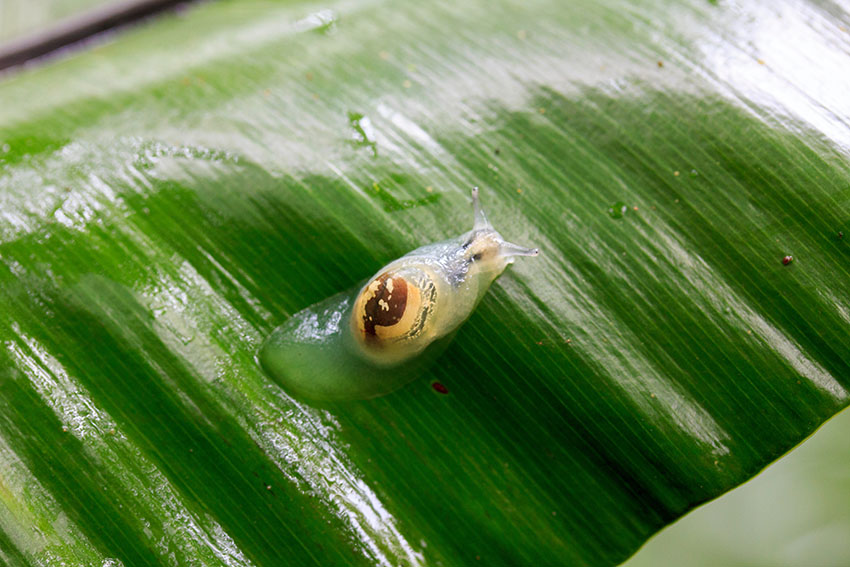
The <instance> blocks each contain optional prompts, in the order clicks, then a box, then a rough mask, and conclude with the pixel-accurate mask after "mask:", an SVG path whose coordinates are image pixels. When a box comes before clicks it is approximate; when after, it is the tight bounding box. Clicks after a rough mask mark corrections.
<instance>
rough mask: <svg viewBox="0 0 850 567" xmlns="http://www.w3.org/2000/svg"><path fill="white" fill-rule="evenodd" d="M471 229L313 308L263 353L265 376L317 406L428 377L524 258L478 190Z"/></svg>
mask: <svg viewBox="0 0 850 567" xmlns="http://www.w3.org/2000/svg"><path fill="white" fill-rule="evenodd" d="M472 202H473V209H474V224H473V228H472V230H470V231H469V232H467V233H465V234H463V235H461V236H460V237H457V238H454V239H452V240H447V241H444V242H438V243H435V244H429V245H427V246H423V247H421V248H417V249H416V250H413V251H412V252H410V253H408V254H406V255H405V256H402V257H401V258H399V259H397V260H394V261H392V262H390V263H389V264H387V265H386V266H384V267H383V268H381V269H380V270H378V272H377V273H375V275H373V276H372V277H371V278H369V280H367V282H366V284H365V285H364V286H363V287H361V288H360V289H359V290H358V291H357V292H356V293H355V294H353V295H352V294H350V293H342V294H338V295H336V296H333V297H331V298H329V299H327V300H325V301H323V302H320V303H318V304H316V305H313V306H311V307H308V308H307V309H305V310H303V311H300V312H299V313H296V314H295V315H293V316H292V318H290V319H289V320H288V321H287V322H286V323H284V325H282V326H281V327H279V328H278V329H276V330H275V331H274V332H273V333H272V335H271V336H270V337H269V339H268V341H267V342H266V344H265V345H264V347H263V349H262V351H261V352H260V362H261V363H262V365H263V367H264V368H265V369H266V371H267V372H268V373H269V374H270V375H272V376H273V377H275V378H278V379H279V380H280V381H281V382H282V384H283V385H284V387H287V388H288V389H289V390H290V391H292V392H293V393H296V394H300V395H303V396H305V397H308V398H312V399H320V400H321V399H323V400H330V399H352V398H369V397H374V396H376V395H381V394H385V393H388V392H390V391H392V390H394V389H396V388H398V387H399V386H401V385H403V384H404V383H406V382H408V381H410V380H412V379H413V378H415V377H416V376H417V375H419V374H421V372H422V370H424V369H425V368H426V367H427V364H428V363H429V362H430V361H431V360H432V359H433V358H435V357H436V355H438V354H439V352H440V351H441V350H442V348H443V347H445V346H446V344H447V343H448V341H449V340H451V338H452V336H453V333H454V331H455V330H456V329H457V328H458V327H459V326H460V325H461V324H462V323H463V322H464V321H465V320H466V319H467V318H468V317H469V315H470V314H471V313H472V311H473V310H474V309H475V306H476V305H477V304H478V302H479V301H480V300H481V298H482V297H483V296H484V294H485V293H486V291H487V289H488V288H489V287H490V284H491V283H492V282H493V280H495V279H496V278H497V277H498V276H499V274H501V273H502V272H503V271H504V270H505V268H506V267H507V266H508V264H510V263H511V262H513V260H514V258H516V257H517V256H536V255H537V253H538V251H537V249H532V248H525V247H522V246H518V245H516V244H511V243H510V242H506V241H505V240H504V239H503V238H502V236H501V235H500V234H499V233H498V232H496V230H495V229H493V227H492V226H491V225H490V223H489V222H488V221H487V218H486V216H485V215H484V212H483V210H482V209H481V206H480V203H479V201H478V188H477V187H476V188H475V189H473V191H472Z"/></svg>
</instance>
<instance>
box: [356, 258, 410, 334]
mask: <svg viewBox="0 0 850 567" xmlns="http://www.w3.org/2000/svg"><path fill="white" fill-rule="evenodd" d="M375 281H377V282H378V288H377V289H376V290H375V292H374V293H373V294H372V296H371V297H370V298H369V299H368V300H367V301H366V305H364V306H363V329H364V330H365V331H366V337H367V338H368V337H373V338H374V337H375V334H376V333H375V327H378V326H380V327H392V326H393V325H395V324H396V323H398V322H399V321H401V318H402V316H403V315H404V311H405V309H406V308H407V282H405V281H404V278H401V277H395V278H392V291H390V290H389V289H388V287H387V282H388V281H390V277H389V276H388V275H387V274H382V275H380V276H378V278H377V279H376V280H375Z"/></svg>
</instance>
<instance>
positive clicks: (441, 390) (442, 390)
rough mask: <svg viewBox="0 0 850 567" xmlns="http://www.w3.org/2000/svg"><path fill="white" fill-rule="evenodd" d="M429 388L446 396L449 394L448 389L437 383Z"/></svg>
mask: <svg viewBox="0 0 850 567" xmlns="http://www.w3.org/2000/svg"><path fill="white" fill-rule="evenodd" d="M431 387H432V388H434V389H435V390H436V391H438V392H439V393H441V394H448V393H449V389H448V388H446V387H445V386H443V385H442V384H441V383H439V382H434V383H433V384H431Z"/></svg>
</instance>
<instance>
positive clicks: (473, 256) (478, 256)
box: [472, 252, 481, 262]
mask: <svg viewBox="0 0 850 567" xmlns="http://www.w3.org/2000/svg"><path fill="white" fill-rule="evenodd" d="M480 259H481V253H480V252H479V253H478V254H473V255H472V261H473V262H477V261H478V260H480Z"/></svg>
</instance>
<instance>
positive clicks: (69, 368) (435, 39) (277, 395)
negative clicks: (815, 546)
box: [0, 0, 850, 566]
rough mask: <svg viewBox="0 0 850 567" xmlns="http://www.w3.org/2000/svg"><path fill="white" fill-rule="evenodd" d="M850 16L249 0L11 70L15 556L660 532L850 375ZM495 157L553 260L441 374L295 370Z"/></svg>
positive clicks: (279, 553)
mask: <svg viewBox="0 0 850 567" xmlns="http://www.w3.org/2000/svg"><path fill="white" fill-rule="evenodd" d="M565 4H566V5H565ZM847 19H848V18H847V16H846V14H845V13H844V12H843V11H842V10H841V9H840V8H839V7H836V6H834V5H832V4H831V3H827V2H814V1H813V2H809V3H801V2H798V3H791V2H780V3H779V4H777V3H768V2H757V3H753V4H751V5H749V6H748V7H746V8H743V7H739V6H732V5H729V4H727V3H725V2H705V1H697V0H691V1H689V2H685V3H677V4H675V5H673V4H667V3H663V2H647V3H645V5H642V6H635V5H630V4H627V3H623V2H621V1H617V0H607V1H604V2H573V3H562V2H557V1H554V0H537V1H533V2H531V3H527V2H526V3H522V4H515V3H511V2H496V3H494V2H483V1H482V2H466V3H463V5H462V6H461V5H460V4H458V3H405V2H393V1H390V0H385V1H375V2H369V3H358V4H349V3H338V4H336V5H333V6H332V8H326V9H321V10H318V9H316V8H315V7H314V6H308V5H307V4H292V5H282V4H278V3H272V2H262V1H250V0H246V1H240V2H218V3H214V4H213V3H210V4H205V5H202V6H199V7H197V8H194V9H193V10H192V11H191V12H189V13H188V14H187V15H186V16H185V17H172V18H166V19H163V20H160V21H158V22H156V23H154V24H150V25H147V26H146V27H143V28H141V29H139V30H136V31H134V32H132V33H129V34H127V35H124V36H122V37H120V38H117V39H116V40H115V41H114V42H113V43H111V44H108V45H103V46H100V47H97V48H95V49H92V50H91V51H89V52H86V53H82V54H79V55H77V56H74V57H69V58H68V59H67V60H65V61H62V62H59V63H56V64H53V65H50V66H48V67H44V68H41V69H35V70H30V71H26V72H24V73H21V74H19V75H17V76H14V77H9V78H7V79H6V80H5V82H4V83H2V84H0V100H2V101H3V104H2V105H0V150H2V153H0V166H2V174H0V223H2V224H0V242H2V243H0V306H2V311H3V313H4V314H5V315H6V316H5V318H4V323H3V324H2V325H0V340H2V344H3V349H2V352H0V359H2V362H0V405H2V409H0V455H2V459H0V499H2V502H3V506H2V507H0V528H1V529H0V550H2V556H3V559H4V560H5V561H6V562H7V563H9V564H12V565H34V564H56V563H58V562H60V561H64V562H65V563H66V564H73V565H85V564H97V563H100V564H103V565H118V564H121V565H125V566H129V565H153V564H166V565H168V564H172V565H248V564H250V565H281V564H292V565H309V564H318V565H349V564H352V565H356V564H363V565H368V564H383V565H398V564H405V565H417V564H429V565H431V564H433V565H438V564H443V565H473V564H479V563H480V564H486V565H559V564H568V565H573V564H575V565H611V564H616V563H618V562H620V561H622V560H623V559H625V558H626V557H628V556H629V555H630V554H632V553H633V552H634V551H635V550H636V549H637V548H638V547H639V546H640V545H641V544H642V543H643V542H644V541H645V540H646V538H647V537H649V536H650V535H651V534H652V533H654V532H655V531H657V530H658V529H660V528H661V527H662V526H664V525H666V524H667V523H669V522H671V521H673V520H674V519H676V518H678V517H679V516H681V515H682V514H684V513H685V512H687V511H688V510H690V509H692V508H693V507H695V506H696V505H698V504H700V503H702V502H705V501H706V500H709V499H711V498H714V497H716V496H718V495H719V494H721V493H723V492H724V491H726V490H728V489H730V488H731V487H733V486H735V485H737V484H739V483H741V482H743V481H744V480H746V479H748V478H750V477H751V476H752V475H753V474H755V473H756V472H757V471H759V470H760V469H761V468H762V467H764V466H765V465H766V464H767V463H769V462H770V461H772V460H774V459H775V458H777V457H778V456H780V455H782V454H783V453H784V452H786V451H787V450H789V449H790V448H791V447H793V446H794V445H795V444H796V443H798V442H799V441H800V440H802V439H803V438H804V437H806V436H807V435H808V434H810V433H811V432H812V431H813V430H814V429H815V428H817V427H818V426H819V425H820V424H821V423H822V422H823V421H824V420H826V419H827V418H828V417H830V416H831V415H833V414H834V413H836V412H837V411H838V410H840V409H841V408H842V407H844V406H845V405H847V390H846V388H847V387H848V380H850V372H848V370H850V340H848V338H850V337H848V328H850V278H848V269H847V266H848V258H850V248H849V247H848V246H850V242H848V240H845V239H841V238H840V237H839V234H840V233H841V232H848V231H850V222H848V220H850V183H848V181H850V168H848V165H847V164H848V162H847V155H848V148H850V133H849V132H848V128H847V124H848V117H850V109H848V106H847V105H848V102H847V99H846V97H844V96H843V95H842V93H844V92H846V87H847V85H846V76H847V75H846V73H844V72H843V70H844V69H847V68H850V57H849V56H848V55H850V48H848V47H850V35H848V34H847V31H846V29H847V24H846V21H847ZM474 185H478V186H481V187H482V200H483V201H484V204H485V207H486V208H487V210H488V215H489V218H490V219H491V221H492V222H493V224H494V225H495V226H496V227H497V228H498V229H499V231H500V232H501V233H502V234H503V235H504V236H505V237H506V238H507V239H509V240H511V241H514V242H520V243H523V244H528V245H535V246H538V247H539V248H540V249H541V251H542V253H541V256H540V257H538V258H528V259H523V261H521V262H517V263H516V264H515V265H514V266H512V267H511V268H510V269H509V270H508V272H507V273H506V274H504V275H503V276H502V277H501V278H500V279H499V280H497V282H496V284H495V285H494V286H493V287H492V288H491V290H490V292H489V294H488V295H487V296H486V297H485V299H484V300H483V301H482V303H481V305H480V306H479V308H478V310H477V311H476V312H475V313H474V314H473V316H472V317H471V318H470V320H469V321H468V322H467V323H466V325H465V326H464V327H462V328H461V330H460V332H459V333H458V335H457V337H456V338H455V340H454V342H453V343H452V344H451V346H450V347H449V348H448V350H447V351H446V352H445V353H444V354H443V356H442V357H441V358H440V359H439V361H438V362H437V364H436V365H435V366H434V367H433V369H432V370H431V371H430V373H429V376H428V377H427V378H423V379H420V380H417V381H415V382H413V383H411V384H409V385H408V386H406V387H405V388H403V389H402V390H400V391H398V392H395V393H393V394H391V395H388V396H385V397H382V398H378V399H374V400H371V401H364V402H350V403H340V404H336V405H333V406H329V407H311V406H310V405H309V404H306V403H303V402H300V401H298V400H296V399H293V398H291V397H290V396H289V395H288V394H287V393H286V392H285V391H284V390H282V389H281V388H280V386H279V385H278V384H276V383H275V382H274V381H273V380H271V379H270V378H269V377H267V376H265V375H264V374H263V372H262V371H261V369H260V368H259V366H258V365H257V363H256V360H255V356H256V354H257V350H258V348H259V346H260V345H261V343H262V341H263V339H264V338H265V337H266V336H268V334H269V333H270V332H271V331H272V330H273V329H274V328H275V327H276V326H278V325H280V324H281V323H282V322H284V321H285V320H286V318H287V317H288V316H290V315H291V314H293V313H295V312H297V311H299V310H300V309H303V308H304V307H307V306H309V305H311V304H313V303H315V302H317V301H320V300H322V299H323V298H326V297H328V296H330V295H332V294H334V293H337V292H339V291H342V290H344V289H347V288H350V287H351V286H353V285H355V284H356V283H357V282H358V281H361V280H362V279H363V278H365V277H368V276H369V275H370V274H372V273H374V272H375V271H376V270H377V269H379V268H380V267H381V266H382V265H384V264H386V263H387V262H388V261H390V260H392V259H394V258H396V257H398V256H400V255H402V254H404V253H405V252H407V251H408V250H410V249H412V248H414V247H416V246H419V245H422V244H426V243H428V242H432V241H437V240H443V239H446V238H449V237H452V236H456V235H457V234H459V233H460V232H463V231H465V230H467V229H468V227H469V223H470V212H469V205H468V192H469V189H470V188H471V187H472V186H474ZM785 256H793V261H791V262H790V263H788V264H787V265H784V263H783V258H784V257H785ZM433 381H437V382H440V383H441V384H443V385H444V386H445V387H446V389H447V390H448V393H447V394H441V393H439V392H437V391H436V390H435V389H433V388H432V386H431V383H432V382H433Z"/></svg>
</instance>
